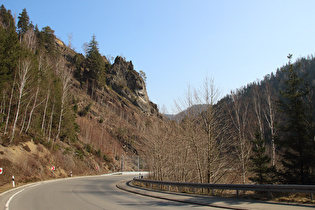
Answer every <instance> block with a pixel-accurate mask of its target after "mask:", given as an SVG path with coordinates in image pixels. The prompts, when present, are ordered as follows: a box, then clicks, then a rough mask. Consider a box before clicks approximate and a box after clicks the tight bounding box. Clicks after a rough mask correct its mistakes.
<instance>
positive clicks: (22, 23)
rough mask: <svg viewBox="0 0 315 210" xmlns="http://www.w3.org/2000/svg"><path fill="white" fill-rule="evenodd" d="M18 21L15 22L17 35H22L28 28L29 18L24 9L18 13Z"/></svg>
mask: <svg viewBox="0 0 315 210" xmlns="http://www.w3.org/2000/svg"><path fill="white" fill-rule="evenodd" d="M18 18H19V21H18V24H17V28H18V33H19V36H23V35H24V34H25V33H26V31H27V30H28V29H29V28H30V18H29V16H28V14H27V11H26V9H23V11H22V13H20V14H19V17H18Z"/></svg>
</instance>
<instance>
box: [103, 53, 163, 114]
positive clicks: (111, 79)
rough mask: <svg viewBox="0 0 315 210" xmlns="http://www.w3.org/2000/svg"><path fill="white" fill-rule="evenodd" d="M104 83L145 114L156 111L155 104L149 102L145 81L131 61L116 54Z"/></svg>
mask: <svg viewBox="0 0 315 210" xmlns="http://www.w3.org/2000/svg"><path fill="white" fill-rule="evenodd" d="M106 83H107V84H108V85H109V86H110V87H112V89H113V90H114V91H115V92H117V93H118V94H119V95H121V96H122V97H124V98H126V99H128V100H129V101H130V102H131V103H133V104H134V105H135V106H137V107H139V108H140V109H141V110H142V111H143V112H145V113H147V114H154V113H158V111H157V106H156V104H154V103H152V102H150V100H149V97H148V94H147V90H146V85H145V82H144V81H143V78H142V77H141V76H140V75H139V73H138V72H137V71H135V70H134V67H133V64H132V62H131V61H129V62H127V61H125V59H124V58H122V57H120V56H117V57H116V59H115V62H114V64H113V65H112V68H111V70H110V72H109V74H108V76H107V81H106Z"/></svg>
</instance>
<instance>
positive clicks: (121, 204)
mask: <svg viewBox="0 0 315 210" xmlns="http://www.w3.org/2000/svg"><path fill="white" fill-rule="evenodd" d="M132 177H133V176H130V175H129V176H126V175H111V176H95V177H83V178H73V179H63V180H56V181H51V182H42V183H39V184H35V185H32V186H29V187H26V188H21V189H19V190H16V191H15V192H14V193H11V195H10V198H9V199H8V200H7V201H6V207H5V208H4V209H5V210H42V209H45V210H50V209H58V210H63V209H66V210H72V209H73V210H100V209H119V210H121V209H218V208H212V207H205V206H198V205H192V204H185V203H179V202H173V201H167V200H162V199H157V198H151V197H146V196H141V195H137V194H133V193H128V192H125V191H122V190H119V189H117V188H116V183H117V182H118V181H121V180H124V179H131V178H132Z"/></svg>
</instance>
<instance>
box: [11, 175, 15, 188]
mask: <svg viewBox="0 0 315 210" xmlns="http://www.w3.org/2000/svg"><path fill="white" fill-rule="evenodd" d="M12 186H13V187H15V181H14V176H12Z"/></svg>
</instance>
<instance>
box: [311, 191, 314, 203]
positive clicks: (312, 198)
mask: <svg viewBox="0 0 315 210" xmlns="http://www.w3.org/2000/svg"><path fill="white" fill-rule="evenodd" d="M313 200H314V197H313V193H311V201H313Z"/></svg>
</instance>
